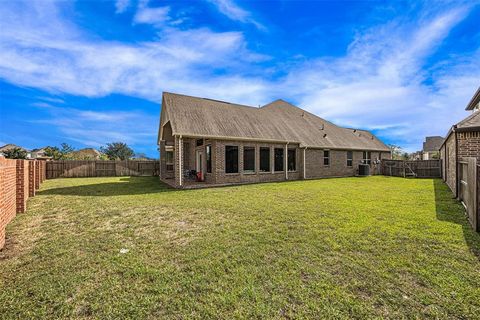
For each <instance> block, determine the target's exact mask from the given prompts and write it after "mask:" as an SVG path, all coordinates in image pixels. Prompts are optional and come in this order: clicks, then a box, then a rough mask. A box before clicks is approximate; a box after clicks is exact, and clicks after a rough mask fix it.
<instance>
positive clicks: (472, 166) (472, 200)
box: [458, 158, 480, 231]
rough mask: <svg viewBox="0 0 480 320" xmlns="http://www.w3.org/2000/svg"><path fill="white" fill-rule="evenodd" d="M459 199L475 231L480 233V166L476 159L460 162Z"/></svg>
mask: <svg viewBox="0 0 480 320" xmlns="http://www.w3.org/2000/svg"><path fill="white" fill-rule="evenodd" d="M458 199H459V200H460V201H462V203H463V205H464V206H465V211H466V213H467V217H468V221H469V222H470V224H471V225H472V227H473V230H475V231H480V166H478V165H477V159H476V158H467V159H466V160H465V161H459V162H458Z"/></svg>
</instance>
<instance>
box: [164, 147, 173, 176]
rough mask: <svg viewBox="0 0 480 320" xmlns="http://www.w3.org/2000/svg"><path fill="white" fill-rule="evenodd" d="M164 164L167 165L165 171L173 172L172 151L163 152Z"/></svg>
mask: <svg viewBox="0 0 480 320" xmlns="http://www.w3.org/2000/svg"><path fill="white" fill-rule="evenodd" d="M165 163H166V165H167V171H173V151H166V152H165Z"/></svg>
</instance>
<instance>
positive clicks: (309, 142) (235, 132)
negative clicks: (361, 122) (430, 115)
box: [159, 92, 390, 151]
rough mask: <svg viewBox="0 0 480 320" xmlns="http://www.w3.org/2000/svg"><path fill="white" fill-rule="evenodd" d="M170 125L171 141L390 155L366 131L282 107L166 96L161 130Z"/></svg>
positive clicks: (283, 103)
mask: <svg viewBox="0 0 480 320" xmlns="http://www.w3.org/2000/svg"><path fill="white" fill-rule="evenodd" d="M168 121H170V125H171V127H172V134H173V135H182V136H186V137H206V138H209V137H210V138H218V139H221V138H224V139H247V140H258V141H272V142H284V143H286V142H289V143H298V144H300V146H302V147H313V148H332V149H352V150H378V151H390V149H389V148H388V147H387V146H386V145H385V144H384V143H383V142H381V141H380V140H379V139H377V138H376V137H375V136H374V135H373V134H371V133H370V132H368V131H365V130H358V129H347V128H342V127H339V126H336V125H335V124H333V123H331V122H329V121H326V120H324V119H322V118H320V117H317V116H316V115H314V114H311V113H309V112H307V111H305V110H302V109H300V108H298V107H296V106H294V105H292V104H290V103H288V102H286V101H283V100H276V101H273V102H271V103H269V104H267V105H265V106H263V107H261V108H255V107H250V106H246V105H240V104H234V103H229V102H225V101H219V100H213V99H208V98H199V97H191V96H186V95H180V94H175V93H168V92H165V93H164V94H163V99H162V113H161V119H160V128H159V130H160V131H159V139H160V136H161V128H162V127H163V125H165V124H166V123H167V122H168Z"/></svg>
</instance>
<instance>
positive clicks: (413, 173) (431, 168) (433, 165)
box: [381, 160, 442, 178]
mask: <svg viewBox="0 0 480 320" xmlns="http://www.w3.org/2000/svg"><path fill="white" fill-rule="evenodd" d="M381 167H382V174H383V175H385V176H394V177H417V178H440V177H441V176H442V166H441V160H415V161H405V160H382V164H381Z"/></svg>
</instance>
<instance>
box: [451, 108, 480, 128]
mask: <svg viewBox="0 0 480 320" xmlns="http://www.w3.org/2000/svg"><path fill="white" fill-rule="evenodd" d="M456 127H457V131H472V130H473V131H474V130H480V111H477V112H474V113H472V114H471V115H469V116H468V117H466V118H465V119H463V120H462V121H460V122H459V123H457V125H456Z"/></svg>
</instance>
